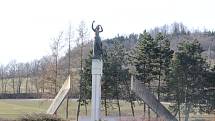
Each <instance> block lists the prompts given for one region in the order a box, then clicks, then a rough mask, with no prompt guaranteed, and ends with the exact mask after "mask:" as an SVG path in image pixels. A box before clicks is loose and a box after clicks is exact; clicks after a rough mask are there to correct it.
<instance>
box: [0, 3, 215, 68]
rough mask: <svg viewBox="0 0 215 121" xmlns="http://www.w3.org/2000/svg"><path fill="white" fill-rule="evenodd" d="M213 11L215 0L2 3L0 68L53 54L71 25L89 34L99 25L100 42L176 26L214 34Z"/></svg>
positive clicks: (0, 11) (91, 35)
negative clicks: (180, 24) (82, 26)
mask: <svg viewBox="0 0 215 121" xmlns="http://www.w3.org/2000/svg"><path fill="white" fill-rule="evenodd" d="M214 5H215V3H214V2H213V0H1V1H0V42H1V44H0V64H6V63H8V62H9V61H10V60H13V59H16V60H17V61H18V62H27V61H31V60H33V59H39V58H40V57H42V56H44V55H47V54H50V44H51V40H52V38H55V37H57V36H58V35H59V33H60V32H61V31H67V30H68V26H69V25H70V24H71V25H72V27H73V28H77V26H78V24H79V23H80V22H81V21H82V20H84V21H85V22H86V26H87V27H89V31H91V29H90V26H91V22H92V20H96V23H98V24H101V25H102V26H103V28H104V32H103V33H102V34H101V36H102V38H108V37H109V38H111V37H114V36H115V35H117V34H129V33H140V32H142V31H143V30H144V29H150V28H153V27H156V26H162V25H164V24H171V23H173V22H183V23H184V24H185V25H186V26H188V27H189V28H191V29H192V28H200V29H203V28H207V29H214V27H215V15H214V11H215V7H214ZM73 30H74V31H75V30H76V29H73ZM89 38H93V34H92V33H91V34H90V36H89Z"/></svg>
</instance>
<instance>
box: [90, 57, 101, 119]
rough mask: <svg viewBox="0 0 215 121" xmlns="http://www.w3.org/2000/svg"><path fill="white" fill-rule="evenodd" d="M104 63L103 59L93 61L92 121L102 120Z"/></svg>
mask: <svg viewBox="0 0 215 121" xmlns="http://www.w3.org/2000/svg"><path fill="white" fill-rule="evenodd" d="M102 67H103V62H102V60H101V59H92V109H91V121H99V120H100V118H101V117H100V105H101V77H102Z"/></svg>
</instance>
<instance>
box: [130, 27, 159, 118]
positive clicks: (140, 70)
mask: <svg viewBox="0 0 215 121" xmlns="http://www.w3.org/2000/svg"><path fill="white" fill-rule="evenodd" d="M156 46H157V43H156V41H155V40H154V39H153V38H152V36H151V35H150V34H149V33H147V32H146V31H144V33H143V34H140V36H139V40H138V43H137V47H136V48H135V53H136V54H135V56H134V66H135V67H136V71H137V75H136V78H137V79H138V80H140V81H141V82H143V83H144V84H148V87H149V89H150V84H151V82H152V81H153V79H154V78H155V75H154V74H155V73H156V70H154V67H155V66H156V65H155V63H154V59H155V58H156V53H155V51H156V50H157V49H156ZM145 112H146V106H145V103H144V115H145ZM148 117H149V118H150V108H149V107H148Z"/></svg>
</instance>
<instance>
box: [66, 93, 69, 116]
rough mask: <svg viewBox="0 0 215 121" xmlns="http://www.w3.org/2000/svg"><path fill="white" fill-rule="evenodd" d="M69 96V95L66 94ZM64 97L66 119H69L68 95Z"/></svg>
mask: <svg viewBox="0 0 215 121" xmlns="http://www.w3.org/2000/svg"><path fill="white" fill-rule="evenodd" d="M68 94H69V93H68ZM68 94H67V96H66V119H68V117H69V108H68V107H69V95H68Z"/></svg>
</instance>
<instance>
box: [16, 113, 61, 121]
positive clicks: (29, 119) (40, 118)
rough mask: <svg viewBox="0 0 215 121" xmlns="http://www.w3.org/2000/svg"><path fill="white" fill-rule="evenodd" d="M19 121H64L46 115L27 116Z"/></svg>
mask: <svg viewBox="0 0 215 121" xmlns="http://www.w3.org/2000/svg"><path fill="white" fill-rule="evenodd" d="M19 121H65V120H63V119H61V118H59V117H57V116H53V115H48V114H27V115H25V116H23V117H22V118H21V119H20V120H19Z"/></svg>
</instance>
